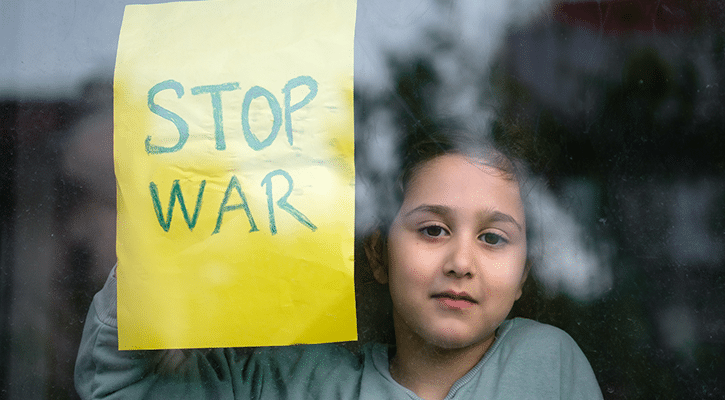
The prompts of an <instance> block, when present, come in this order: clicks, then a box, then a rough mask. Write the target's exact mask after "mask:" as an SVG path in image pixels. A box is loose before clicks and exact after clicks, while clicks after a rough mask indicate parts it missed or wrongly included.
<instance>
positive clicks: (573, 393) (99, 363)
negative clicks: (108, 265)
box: [75, 139, 601, 400]
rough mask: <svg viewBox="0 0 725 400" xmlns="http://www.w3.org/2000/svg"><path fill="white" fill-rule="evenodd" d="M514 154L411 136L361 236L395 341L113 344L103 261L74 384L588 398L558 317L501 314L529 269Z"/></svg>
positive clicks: (583, 363)
mask: <svg viewBox="0 0 725 400" xmlns="http://www.w3.org/2000/svg"><path fill="white" fill-rule="evenodd" d="M522 182H523V178H522V173H521V168H520V167H519V164H518V162H516V161H513V160H512V159H511V158H509V157H507V156H505V155H504V153H503V152H501V151H498V150H494V149H493V148H491V147H486V146H483V147H474V146H470V144H469V145H465V146H461V145H460V144H459V145H455V144H453V143H451V142H450V141H449V140H448V139H444V140H437V141H425V142H423V143H419V144H418V145H416V146H414V148H413V150H412V151H411V152H410V153H409V155H408V157H407V158H406V160H404V169H403V174H402V180H401V183H402V185H401V187H400V188H401V191H402V204H401V206H400V208H399V210H398V211H397V213H396V214H395V217H394V218H392V221H391V222H390V223H389V224H386V225H387V226H386V227H385V228H384V229H381V230H379V231H377V232H376V233H375V234H373V235H371V237H370V238H369V239H368V240H367V241H366V243H365V252H366V255H367V257H368V260H369V262H370V265H371V267H372V271H373V276H374V277H375V279H376V280H377V281H378V282H380V283H382V284H387V285H388V286H389V290H390V295H391V298H392V304H393V324H394V328H395V346H393V347H388V346H385V345H382V344H379V343H371V344H367V345H365V346H364V347H363V349H362V352H361V354H360V355H356V354H353V353H351V352H349V351H348V350H345V349H342V348H340V347H338V346H335V345H332V344H327V345H304V346H290V347H281V348H260V349H254V350H253V351H252V352H251V353H250V352H246V353H241V352H238V351H235V350H232V349H212V350H208V351H200V350H189V351H184V353H181V352H179V351H136V352H131V351H124V352H119V351H118V350H117V349H118V336H117V328H116V326H117V325H116V282H115V277H114V276H113V274H112V275H111V276H110V277H109V279H108V281H107V283H106V285H105V287H104V288H103V289H102V290H101V292H99V293H98V294H97V295H96V297H95V299H94V301H93V304H92V305H91V309H90V311H89V316H88V318H87V320H86V327H85V330H84V334H83V341H82V344H81V349H80V352H79V355H78V360H77V364H76V372H75V374H76V387H77V389H78V392H79V393H80V394H81V397H83V398H87V399H90V398H123V399H137V398H194V399H198V398H214V399H287V398H291V399H399V398H400V399H429V400H433V399H444V398H445V399H474V398H485V399H525V398H535V399H548V398H551V399H597V398H601V392H600V390H599V387H598V385H597V382H596V379H595V377H594V374H593V373H592V370H591V367H590V366H589V363H588V362H587V360H586V358H585V357H584V355H583V354H582V352H581V350H580V349H579V348H578V347H577V345H576V344H575V343H574V341H573V340H572V339H571V338H570V337H569V336H568V335H567V334H566V333H564V332H563V331H561V330H559V329H557V328H554V327H551V326H548V325H543V324H540V323H537V322H534V321H530V320H526V319H514V320H505V318H506V316H507V315H508V314H509V312H510V310H511V308H512V306H513V304H514V302H515V301H516V300H517V299H518V298H519V297H520V296H521V289H522V286H523V284H524V282H525V280H526V277H527V275H528V272H529V268H528V264H527V262H526V260H527V245H526V218H525V210H524V201H523V199H522V195H521V189H520V186H521V183H522Z"/></svg>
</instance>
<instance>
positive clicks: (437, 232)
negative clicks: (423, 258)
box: [420, 225, 447, 237]
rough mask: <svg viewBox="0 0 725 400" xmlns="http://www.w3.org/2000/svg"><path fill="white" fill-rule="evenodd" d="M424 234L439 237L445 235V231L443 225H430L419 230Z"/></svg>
mask: <svg viewBox="0 0 725 400" xmlns="http://www.w3.org/2000/svg"><path fill="white" fill-rule="evenodd" d="M420 231H421V232H422V233H423V234H424V235H426V236H430V237H441V236H443V235H445V234H446V233H447V232H446V230H445V229H443V227H440V226H438V225H431V226H426V227H425V228H423V229H421V230H420Z"/></svg>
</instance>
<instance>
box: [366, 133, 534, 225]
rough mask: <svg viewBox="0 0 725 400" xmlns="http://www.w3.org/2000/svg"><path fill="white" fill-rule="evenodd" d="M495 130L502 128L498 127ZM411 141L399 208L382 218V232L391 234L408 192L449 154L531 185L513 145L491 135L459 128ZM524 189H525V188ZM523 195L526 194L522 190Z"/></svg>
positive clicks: (398, 188) (405, 149)
mask: <svg viewBox="0 0 725 400" xmlns="http://www.w3.org/2000/svg"><path fill="white" fill-rule="evenodd" d="M494 126H495V127H496V128H495V129H500V128H498V125H494ZM416 136H417V137H415V136H411V137H408V138H407V140H406V141H405V142H404V143H403V146H402V147H403V148H402V165H401V167H400V173H399V177H398V180H397V185H396V187H395V189H396V196H395V200H396V204H395V207H393V208H394V210H391V211H392V213H390V212H388V213H386V215H382V216H380V222H381V224H382V226H380V227H379V228H381V230H382V231H383V232H387V228H389V227H390V224H391V223H392V220H393V219H394V218H395V215H396V214H397V212H398V210H399V209H400V206H401V205H402V202H403V199H404V196H405V193H406V190H407V189H408V186H409V184H410V182H411V180H412V179H413V178H414V177H415V175H416V173H417V172H418V171H419V170H420V169H421V168H422V167H423V166H424V165H425V164H427V163H428V162H429V161H432V160H434V159H436V158H438V157H440V156H444V155H447V154H461V155H464V156H470V157H474V158H477V159H480V160H481V161H482V162H483V164H485V165H487V166H490V167H493V168H496V169H497V170H499V171H500V172H501V173H502V176H503V177H505V178H506V179H509V180H512V181H516V182H518V183H519V185H520V186H523V185H524V184H525V183H526V182H527V181H528V178H527V177H528V172H527V171H528V168H527V167H526V164H525V163H524V162H523V161H522V160H521V159H519V158H518V157H516V155H515V152H513V151H512V149H511V143H509V142H502V141H494V138H493V134H492V133H491V132H490V131H484V132H476V131H475V130H473V129H461V128H457V127H450V128H442V129H441V128H440V127H439V128H438V129H437V130H435V131H432V132H426V133H425V135H424V136H423V135H416ZM522 189H523V188H522ZM522 193H524V191H523V190H522Z"/></svg>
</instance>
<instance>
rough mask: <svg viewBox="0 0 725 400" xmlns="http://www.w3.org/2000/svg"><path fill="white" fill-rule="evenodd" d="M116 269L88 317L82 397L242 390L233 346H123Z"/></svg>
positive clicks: (219, 395)
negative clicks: (120, 345)
mask: <svg viewBox="0 0 725 400" xmlns="http://www.w3.org/2000/svg"><path fill="white" fill-rule="evenodd" d="M114 275H115V267H114V269H113V271H112V272H111V274H110V276H109V277H108V280H107V281H106V284H105V286H104V287H103V289H102V290H101V291H100V292H98V293H97V294H96V296H95V297H94V298H93V302H92V303H91V307H90V310H89V311H88V316H87V317H86V322H85V327H84V329H83V337H82V339H81V345H80V349H79V352H78V358H77V359H76V365H75V385H76V390H77V391H78V394H79V395H80V396H81V398H83V399H121V398H123V399H141V398H194V399H203V398H215V399H231V398H234V392H235V391H239V390H242V388H241V387H240V386H241V382H239V381H238V380H237V381H235V380H234V379H232V377H233V376H234V375H236V374H234V373H233V369H234V368H235V367H234V365H235V364H236V363H235V353H234V351H233V350H231V349H212V350H208V351H202V350H145V351H119V350H118V324H117V321H116V278H115V276H114ZM236 361H238V360H236ZM237 376H238V375H237Z"/></svg>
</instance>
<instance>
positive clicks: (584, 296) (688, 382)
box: [0, 0, 725, 399]
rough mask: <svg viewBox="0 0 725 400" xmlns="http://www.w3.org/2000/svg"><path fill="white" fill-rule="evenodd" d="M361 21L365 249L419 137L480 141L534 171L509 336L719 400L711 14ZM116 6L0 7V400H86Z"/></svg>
mask: <svg viewBox="0 0 725 400" xmlns="http://www.w3.org/2000/svg"><path fill="white" fill-rule="evenodd" d="M358 3H359V4H358V11H357V26H356V38H355V115H356V123H355V124H356V168H357V174H358V176H357V187H356V197H357V209H356V213H357V214H356V215H357V226H358V232H357V233H358V234H359V235H361V236H362V235H364V234H365V233H366V230H365V228H366V227H369V226H372V225H374V223H375V221H376V220H377V219H379V218H381V217H382V218H384V217H385V216H386V213H390V212H396V204H397V202H398V201H399V199H396V198H395V195H394V194H393V192H392V191H389V190H381V188H382V187H385V186H386V185H393V184H394V182H395V181H396V179H397V178H398V173H399V172H398V168H399V167H400V164H401V154H402V151H403V150H404V149H405V146H406V143H408V141H409V140H410V138H416V137H421V136H425V135H427V134H428V133H429V132H431V130H435V129H437V127H442V126H445V125H446V124H448V123H449V122H450V121H451V120H455V121H458V122H462V124H463V125H464V126H466V127H468V128H469V129H475V130H480V131H485V132H492V133H491V134H492V135H494V137H496V138H497V139H498V140H499V141H505V142H510V143H512V146H513V147H514V148H515V150H516V152H517V154H518V155H520V156H521V157H522V158H524V159H525V160H526V161H528V163H529V164H530V169H531V174H530V177H529V179H528V180H527V182H526V183H527V185H524V187H525V188H526V189H527V192H526V195H527V201H528V202H529V203H530V204H533V205H534V206H533V207H532V208H531V210H530V215H528V216H527V218H528V221H529V223H530V225H531V229H530V232H529V240H530V242H529V246H530V254H531V258H532V261H533V263H532V265H533V267H532V273H531V276H530V278H529V280H528V281H527V283H526V286H525V288H524V295H523V297H522V299H521V300H520V301H519V302H518V303H517V304H516V305H515V306H514V310H513V311H512V315H517V316H525V317H528V318H532V319H536V320H539V321H541V322H545V323H549V324H552V325H555V326H558V327H560V328H562V329H564V330H565V331H566V332H568V333H569V334H570V335H571V336H572V337H573V338H574V339H575V340H576V341H577V343H578V344H579V346H580V347H581V348H582V350H583V351H584V353H585V354H586V356H587V358H588V359H589V361H590V363H591V365H592V367H593V369H594V372H595V374H596V375H597V379H598V381H599V384H600V386H601V388H602V391H603V393H604V397H605V398H607V399H610V398H611V399H618V398H720V397H723V396H725V379H724V378H723V376H725V359H724V358H723V356H722V355H723V354H725V348H724V347H725V217H724V216H723V215H724V214H723V212H722V211H723V209H725V151H723V150H725V136H723V134H722V130H723V127H724V126H725V112H724V111H725V110H723V107H725V106H724V104H725V102H724V100H725V76H724V73H725V72H724V71H725V20H724V19H723V18H724V17H725V11H724V8H723V5H721V4H720V3H719V2H717V1H715V0H706V1H701V2H685V1H679V0H660V1H634V0H632V1H630V0H609V1H588V0H584V1H571V0H567V1H553V2H552V1H544V0H495V1H486V2H479V1H446V0H406V1H402V2H388V1H384V0H369V1H365V0H359V1H358ZM126 4H127V2H125V1H118V0H113V1H104V2H96V1H91V0H74V1H67V0H63V1H48V0H46V1H35V2H23V1H16V0H10V1H4V2H3V7H2V12H1V13H0V33H2V35H1V36H2V37H3V38H4V40H2V41H0V50H1V52H2V54H3V57H1V58H0V387H2V388H3V391H4V395H5V396H7V398H9V399H46V398H53V399H65V398H77V394H76V393H75V390H74V388H73V367H74V364H75V357H76V353H77V351H78V345H79V342H80V337H81V332H82V328H83V323H84V320H85V316H86V312H87V310H88V306H89V304H90V301H91V299H92V296H93V294H94V293H95V292H97V291H98V290H99V289H100V288H101V287H102V286H103V283H104V281H105V279H106V276H107V275H108V273H109V271H110V270H111V268H112V267H113V265H114V264H115V229H116V226H115V207H116V203H115V194H116V189H115V183H114V180H113V154H112V148H113V146H112V136H113V112H112V111H113V110H112V96H113V94H112V76H113V64H114V57H115V49H116V45H117V41H118V32H119V30H120V25H121V18H122V15H123V7H124V6H125V5H126ZM356 253H357V255H358V256H357V257H358V258H359V259H361V260H362V259H363V258H364V257H363V254H362V250H361V249H357V250H356ZM356 267H357V268H358V270H357V272H356V285H357V290H358V314H359V315H358V320H359V325H360V328H359V331H360V338H361V342H366V341H370V340H377V341H383V342H390V341H392V331H391V329H390V326H389V325H390V324H389V318H380V317H379V316H380V314H381V313H382V314H383V315H385V313H386V310H389V307H390V305H389V303H388V302H389V299H387V297H386V290H385V289H384V288H383V287H380V286H377V285H375V284H373V283H372V282H373V278H372V275H371V273H370V272H369V271H368V270H367V268H366V266H365V265H364V263H362V262H360V263H358V265H357V266H356ZM381 299H382V300H381ZM388 317H389V315H388ZM346 346H348V347H350V348H353V349H356V348H357V347H358V345H357V344H347V345H346Z"/></svg>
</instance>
